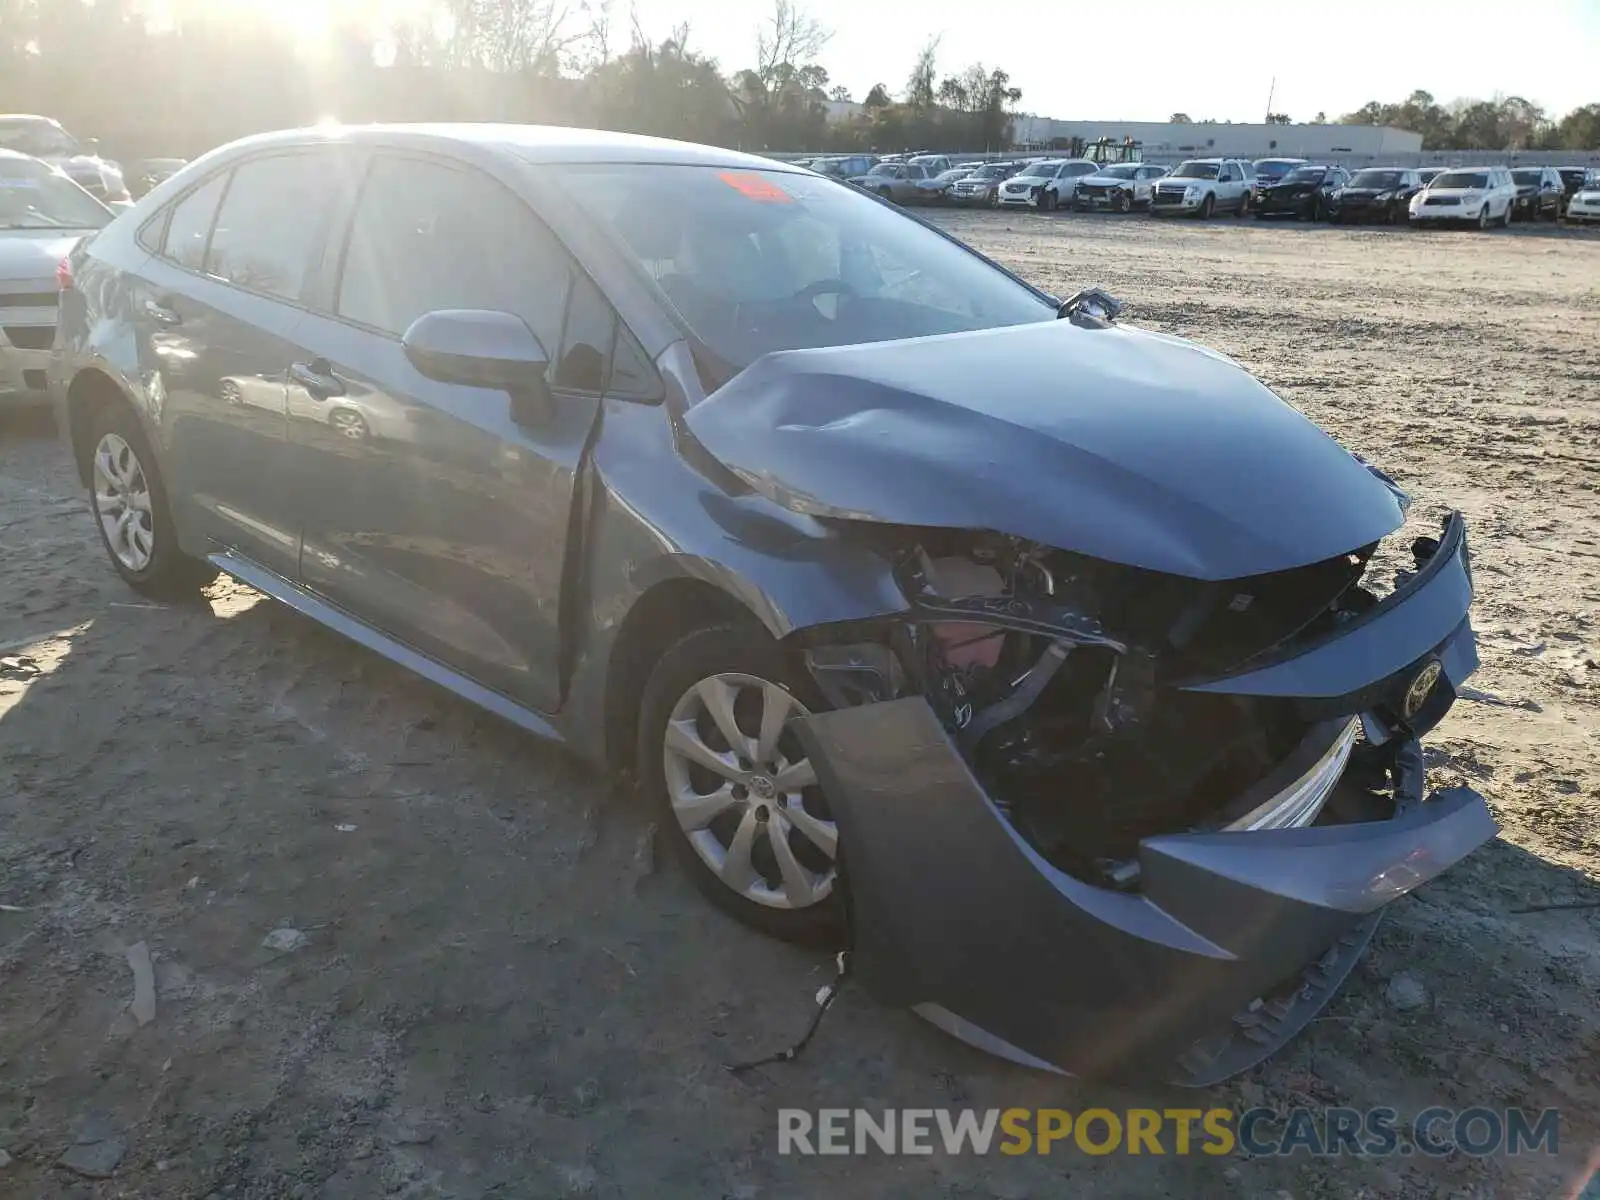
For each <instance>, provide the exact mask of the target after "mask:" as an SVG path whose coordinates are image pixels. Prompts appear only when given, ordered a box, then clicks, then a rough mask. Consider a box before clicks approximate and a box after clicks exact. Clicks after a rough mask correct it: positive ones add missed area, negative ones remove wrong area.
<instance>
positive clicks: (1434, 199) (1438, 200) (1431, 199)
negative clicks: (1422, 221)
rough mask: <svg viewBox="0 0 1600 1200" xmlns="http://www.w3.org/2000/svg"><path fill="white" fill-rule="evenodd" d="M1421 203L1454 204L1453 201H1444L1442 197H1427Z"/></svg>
mask: <svg viewBox="0 0 1600 1200" xmlns="http://www.w3.org/2000/svg"><path fill="white" fill-rule="evenodd" d="M1423 203H1424V204H1454V203H1455V201H1454V200H1449V199H1446V198H1445V197H1443V196H1429V197H1428V198H1427V199H1426V200H1424V201H1423Z"/></svg>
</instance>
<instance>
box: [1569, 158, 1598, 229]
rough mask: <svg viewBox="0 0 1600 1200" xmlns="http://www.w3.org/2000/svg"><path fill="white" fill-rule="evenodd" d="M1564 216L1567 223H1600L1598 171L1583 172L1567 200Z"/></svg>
mask: <svg viewBox="0 0 1600 1200" xmlns="http://www.w3.org/2000/svg"><path fill="white" fill-rule="evenodd" d="M1562 173H1563V174H1565V173H1566V169H1565V168H1563V171H1562ZM1566 216H1567V220H1569V221H1578V222H1589V221H1600V170H1594V171H1585V172H1584V174H1583V177H1582V178H1581V179H1580V180H1579V181H1578V184H1577V186H1576V187H1574V188H1573V189H1572V195H1571V196H1569V197H1568V198H1567V213H1566Z"/></svg>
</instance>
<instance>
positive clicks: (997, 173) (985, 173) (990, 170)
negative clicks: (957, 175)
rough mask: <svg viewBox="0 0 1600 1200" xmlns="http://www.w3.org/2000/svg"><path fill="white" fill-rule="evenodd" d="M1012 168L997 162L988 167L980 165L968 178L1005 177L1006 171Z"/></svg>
mask: <svg viewBox="0 0 1600 1200" xmlns="http://www.w3.org/2000/svg"><path fill="white" fill-rule="evenodd" d="M1010 169H1011V168H1010V167H1008V166H1005V165H1004V164H998V163H997V164H994V165H991V166H987V167H979V168H978V169H977V170H976V171H974V172H973V173H972V174H971V175H970V176H968V178H969V179H1004V178H1005V177H1006V172H1007V171H1009V170H1010Z"/></svg>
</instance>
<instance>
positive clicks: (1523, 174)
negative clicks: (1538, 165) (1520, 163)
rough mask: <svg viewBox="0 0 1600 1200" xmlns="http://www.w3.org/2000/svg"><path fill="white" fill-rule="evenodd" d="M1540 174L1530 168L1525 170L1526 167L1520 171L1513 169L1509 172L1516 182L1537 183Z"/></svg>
mask: <svg viewBox="0 0 1600 1200" xmlns="http://www.w3.org/2000/svg"><path fill="white" fill-rule="evenodd" d="M1540 175H1541V172H1539V171H1530V170H1527V169H1526V168H1524V169H1523V170H1521V171H1513V172H1511V178H1513V179H1515V180H1516V181H1517V182H1518V183H1532V184H1537V183H1538V182H1539V178H1540Z"/></svg>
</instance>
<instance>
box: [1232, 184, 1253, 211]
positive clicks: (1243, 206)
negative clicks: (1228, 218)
mask: <svg viewBox="0 0 1600 1200" xmlns="http://www.w3.org/2000/svg"><path fill="white" fill-rule="evenodd" d="M1249 213H1250V193H1249V191H1248V190H1246V191H1245V194H1244V195H1242V196H1240V197H1239V207H1238V208H1237V209H1235V210H1234V214H1233V215H1234V216H1236V217H1244V216H1248V215H1249Z"/></svg>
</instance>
